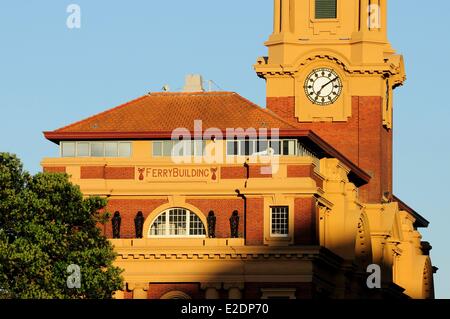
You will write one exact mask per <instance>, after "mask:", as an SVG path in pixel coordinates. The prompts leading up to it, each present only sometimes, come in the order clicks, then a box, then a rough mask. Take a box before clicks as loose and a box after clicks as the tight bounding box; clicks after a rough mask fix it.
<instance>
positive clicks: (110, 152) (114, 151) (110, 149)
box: [105, 142, 118, 157]
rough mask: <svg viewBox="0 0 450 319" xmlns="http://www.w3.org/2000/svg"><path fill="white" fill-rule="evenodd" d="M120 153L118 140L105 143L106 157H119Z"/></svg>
mask: <svg viewBox="0 0 450 319" xmlns="http://www.w3.org/2000/svg"><path fill="white" fill-rule="evenodd" d="M117 155H118V145H117V142H116V143H114V142H112V143H111V142H108V143H105V156H106V157H117Z"/></svg>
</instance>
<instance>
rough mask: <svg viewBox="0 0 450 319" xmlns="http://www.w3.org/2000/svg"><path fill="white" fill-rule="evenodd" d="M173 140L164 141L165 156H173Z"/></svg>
mask: <svg viewBox="0 0 450 319" xmlns="http://www.w3.org/2000/svg"><path fill="white" fill-rule="evenodd" d="M172 148H173V142H172V141H163V156H172Z"/></svg>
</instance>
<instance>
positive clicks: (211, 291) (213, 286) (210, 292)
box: [201, 283, 222, 299]
mask: <svg viewBox="0 0 450 319" xmlns="http://www.w3.org/2000/svg"><path fill="white" fill-rule="evenodd" d="M221 288H222V284H221V283H202V284H201V289H203V290H205V299H220V295H219V290H220V289H221Z"/></svg>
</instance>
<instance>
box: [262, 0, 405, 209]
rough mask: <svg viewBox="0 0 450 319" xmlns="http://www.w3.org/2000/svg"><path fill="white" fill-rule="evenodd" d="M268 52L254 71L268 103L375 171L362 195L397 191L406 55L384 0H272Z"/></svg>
mask: <svg viewBox="0 0 450 319" xmlns="http://www.w3.org/2000/svg"><path fill="white" fill-rule="evenodd" d="M274 8H275V10H274V31H273V34H272V35H271V36H270V37H269V39H268V41H267V42H266V43H265V45H266V46H267V47H268V50H269V54H268V57H261V58H259V59H258V61H257V63H256V65H255V70H256V72H257V74H258V76H260V77H261V78H264V79H265V80H266V83H267V93H266V94H267V108H268V109H269V110H271V111H273V112H274V113H276V114H277V115H279V116H281V117H282V118H284V119H285V120H287V121H289V122H291V123H293V124H295V125H296V126H298V127H299V128H302V129H311V130H312V131H314V132H315V133H316V134H318V135H319V136H321V137H322V138H323V139H324V140H326V141H327V142H328V143H330V144H331V145H333V146H334V147H335V148H336V149H337V150H338V151H340V152H341V153H342V154H343V155H345V156H346V157H347V158H349V159H350V160H351V161H353V162H354V163H355V164H357V165H358V166H360V167H361V168H362V169H364V170H365V171H366V172H367V173H369V174H370V175H371V176H372V179H371V182H370V183H369V184H368V185H366V186H364V187H362V188H361V190H360V197H361V200H362V201H364V202H367V203H380V202H381V201H383V200H386V199H390V198H391V196H392V130H393V119H392V114H393V112H392V91H393V89H395V88H396V87H398V86H400V85H402V84H403V82H404V81H405V78H406V76H405V72H404V64H403V58H402V56H401V55H398V54H396V53H395V51H394V50H393V49H392V47H391V45H390V43H389V41H388V39H387V32H386V30H387V0H274Z"/></svg>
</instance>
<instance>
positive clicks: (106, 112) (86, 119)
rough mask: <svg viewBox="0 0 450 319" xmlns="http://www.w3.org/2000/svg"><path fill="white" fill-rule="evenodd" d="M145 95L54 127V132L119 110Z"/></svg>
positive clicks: (143, 97)
mask: <svg viewBox="0 0 450 319" xmlns="http://www.w3.org/2000/svg"><path fill="white" fill-rule="evenodd" d="M146 97H148V94H146V95H143V96H141V97H138V98H136V99H133V100H131V101H129V102H126V103H123V104H120V105H118V106H115V107H113V108H110V109H108V110H106V111H103V112H100V113H97V114H94V115H91V116H89V117H87V118H85V119H82V120H80V121H77V122H75V123H72V124H69V125H66V126H63V127H61V128H59V129H56V130H55V132H58V131H62V130H65V129H68V128H70V127H72V126H75V125H78V124H81V123H85V122H88V121H90V120H92V119H94V118H96V117H98V116H100V115H104V114H108V113H110V112H112V111H116V110H119V109H121V108H124V107H126V106H128V105H129V104H131V103H134V102H138V101H140V100H143V99H145V98H146Z"/></svg>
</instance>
